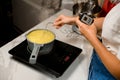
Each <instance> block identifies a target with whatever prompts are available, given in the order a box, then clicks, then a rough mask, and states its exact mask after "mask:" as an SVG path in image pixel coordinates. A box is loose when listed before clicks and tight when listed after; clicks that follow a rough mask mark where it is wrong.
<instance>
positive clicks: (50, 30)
mask: <svg viewBox="0 0 120 80" xmlns="http://www.w3.org/2000/svg"><path fill="white" fill-rule="evenodd" d="M36 30H47V31H49V32H51V33H52V34H53V35H54V39H53V40H52V41H50V42H48V43H43V44H49V43H51V42H53V41H54V40H55V38H56V35H55V33H53V32H52V31H51V30H48V29H34V30H31V31H29V32H28V33H27V34H26V35H25V37H26V39H27V41H29V42H30V43H33V44H39V43H34V42H32V41H30V40H29V39H28V38H27V35H28V34H29V33H31V32H33V31H36ZM39 45H42V44H39Z"/></svg>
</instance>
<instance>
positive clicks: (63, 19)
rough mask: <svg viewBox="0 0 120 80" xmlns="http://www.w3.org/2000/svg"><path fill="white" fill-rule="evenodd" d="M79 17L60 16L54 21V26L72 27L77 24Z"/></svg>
mask: <svg viewBox="0 0 120 80" xmlns="http://www.w3.org/2000/svg"><path fill="white" fill-rule="evenodd" d="M77 18H79V17H70V16H65V15H60V16H59V17H58V18H57V19H56V20H55V21H54V26H55V27H56V28H60V27H62V26H63V25H64V24H69V25H72V24H74V23H75V20H76V19H77Z"/></svg>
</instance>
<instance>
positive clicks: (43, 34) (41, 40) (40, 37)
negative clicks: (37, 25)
mask: <svg viewBox="0 0 120 80" xmlns="http://www.w3.org/2000/svg"><path fill="white" fill-rule="evenodd" d="M26 37H27V39H28V40H29V41H30V42H33V43H36V44H45V43H49V42H52V41H53V40H54V39H55V34H54V33H53V32H51V31H49V30H46V29H38V30H33V31H31V32H29V33H28V34H27V36H26Z"/></svg>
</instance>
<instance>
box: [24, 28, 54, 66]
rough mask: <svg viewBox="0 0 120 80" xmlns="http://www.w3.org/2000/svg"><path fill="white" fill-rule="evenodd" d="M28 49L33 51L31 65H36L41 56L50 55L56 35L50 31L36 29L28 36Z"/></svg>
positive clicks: (30, 59)
mask: <svg viewBox="0 0 120 80" xmlns="http://www.w3.org/2000/svg"><path fill="white" fill-rule="evenodd" d="M26 38H27V42H28V48H29V50H30V51H31V55H30V58H29V63H30V64H35V63H36V60H37V57H38V56H39V55H45V54H49V53H50V51H51V50H52V48H53V44H54V40H55V34H54V33H53V32H52V31H50V30H48V29H35V30H32V31H30V32H29V33H27V35H26Z"/></svg>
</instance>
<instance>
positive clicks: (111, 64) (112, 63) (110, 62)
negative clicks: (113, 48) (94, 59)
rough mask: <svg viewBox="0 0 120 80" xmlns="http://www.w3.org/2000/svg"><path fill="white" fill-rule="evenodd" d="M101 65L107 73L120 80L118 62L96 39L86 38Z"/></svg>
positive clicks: (119, 61)
mask: <svg viewBox="0 0 120 80" xmlns="http://www.w3.org/2000/svg"><path fill="white" fill-rule="evenodd" d="M88 40H89V41H90V43H91V44H92V46H93V47H94V49H95V50H96V52H97V54H98V56H99V57H100V59H101V61H102V62H103V64H104V65H105V66H106V68H107V69H108V71H109V72H110V73H111V74H112V75H113V76H115V77H116V78H117V79H119V80H120V69H119V68H120V60H118V59H117V58H116V56H115V55H113V54H112V53H111V52H110V51H108V50H107V48H106V47H105V46H104V45H103V44H102V43H101V42H100V41H99V40H98V39H97V37H91V38H88Z"/></svg>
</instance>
